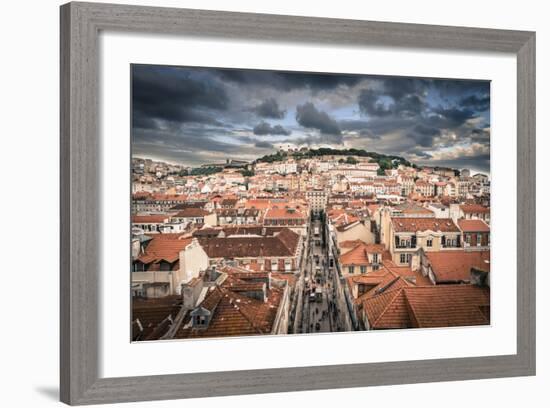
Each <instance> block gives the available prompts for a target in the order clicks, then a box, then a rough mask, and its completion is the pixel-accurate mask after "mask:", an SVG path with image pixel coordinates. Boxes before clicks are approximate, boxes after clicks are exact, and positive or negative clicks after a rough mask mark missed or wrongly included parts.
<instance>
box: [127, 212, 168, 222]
mask: <svg viewBox="0 0 550 408" xmlns="http://www.w3.org/2000/svg"><path fill="white" fill-rule="evenodd" d="M169 219H170V216H169V215H163V214H161V215H132V223H134V224H162V223H165V222H167V221H168V220H169Z"/></svg>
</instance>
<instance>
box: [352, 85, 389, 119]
mask: <svg viewBox="0 0 550 408" xmlns="http://www.w3.org/2000/svg"><path fill="white" fill-rule="evenodd" d="M381 96H382V95H381V94H380V92H377V91H373V90H371V89H363V90H362V91H361V93H360V94H359V100H358V104H359V110H360V111H361V112H362V113H364V114H367V115H369V116H375V117H380V116H388V115H391V114H392V113H393V107H392V106H391V105H388V104H386V103H384V102H383V101H382V100H381Z"/></svg>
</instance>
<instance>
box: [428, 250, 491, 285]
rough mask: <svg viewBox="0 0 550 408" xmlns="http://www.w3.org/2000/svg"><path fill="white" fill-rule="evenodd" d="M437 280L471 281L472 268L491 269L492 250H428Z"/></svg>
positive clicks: (429, 259) (429, 260)
mask: <svg viewBox="0 0 550 408" xmlns="http://www.w3.org/2000/svg"><path fill="white" fill-rule="evenodd" d="M426 257H427V258H428V262H429V264H430V266H431V268H432V271H433V274H434V276H435V280H436V282H438V283H439V282H469V281H470V272H471V269H472V268H476V269H480V270H482V271H487V272H488V271H489V270H490V266H491V265H490V259H491V253H490V251H466V250H458V251H438V252H427V253H426Z"/></svg>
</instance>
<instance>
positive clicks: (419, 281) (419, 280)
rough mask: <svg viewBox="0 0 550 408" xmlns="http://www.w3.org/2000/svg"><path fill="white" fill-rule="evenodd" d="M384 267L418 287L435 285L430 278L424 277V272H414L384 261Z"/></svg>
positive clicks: (407, 267)
mask: <svg viewBox="0 0 550 408" xmlns="http://www.w3.org/2000/svg"><path fill="white" fill-rule="evenodd" d="M383 263H384V266H385V267H386V268H387V269H388V270H390V271H391V272H393V273H394V274H396V275H398V276H401V277H402V278H404V279H406V280H407V281H409V282H411V283H414V284H415V285H416V286H431V285H433V283H432V281H431V280H430V278H428V277H427V276H424V275H422V272H420V271H419V270H418V271H413V270H412V269H411V268H410V267H409V266H396V265H395V264H394V263H393V262H391V261H386V260H384V261H383Z"/></svg>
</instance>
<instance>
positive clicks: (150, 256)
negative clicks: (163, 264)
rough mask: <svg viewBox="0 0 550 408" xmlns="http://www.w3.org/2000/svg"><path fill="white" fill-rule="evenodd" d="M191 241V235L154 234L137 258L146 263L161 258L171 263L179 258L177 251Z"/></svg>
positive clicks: (157, 260)
mask: <svg viewBox="0 0 550 408" xmlns="http://www.w3.org/2000/svg"><path fill="white" fill-rule="evenodd" d="M191 241H192V238H191V237H183V236H182V235H181V234H155V235H154V237H153V239H152V240H151V241H149V244H148V245H147V247H146V248H145V251H144V253H143V254H141V255H140V256H139V257H138V258H137V259H138V260H139V261H141V262H143V263H146V264H149V263H152V262H159V261H161V260H164V261H167V262H170V263H172V262H175V261H177V260H179V253H180V252H181V251H182V250H184V249H185V247H186V246H187V245H189V244H190V243H191Z"/></svg>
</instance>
